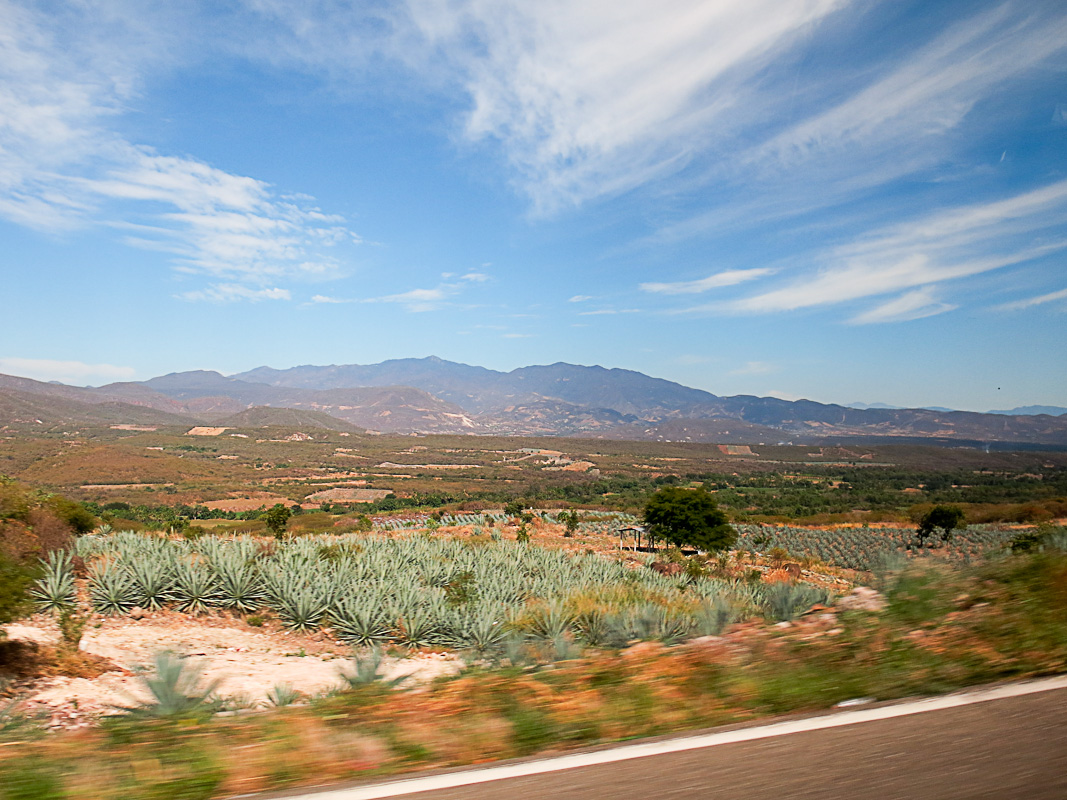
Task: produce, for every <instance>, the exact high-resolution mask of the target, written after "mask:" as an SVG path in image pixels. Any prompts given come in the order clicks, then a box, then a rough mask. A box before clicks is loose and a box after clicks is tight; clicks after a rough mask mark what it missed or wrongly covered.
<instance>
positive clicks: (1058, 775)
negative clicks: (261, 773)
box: [275, 677, 1067, 800]
mask: <svg viewBox="0 0 1067 800" xmlns="http://www.w3.org/2000/svg"><path fill="white" fill-rule="evenodd" d="M275 796H277V797H283V796H284V797H292V798H296V797H301V798H307V800H374V798H384V797H403V798H405V799H406V800H526V798H538V799H539V798H545V800H589V799H590V798H610V799H611V800H652V798H656V800H659V799H660V798H663V800H698V799H699V800H710V799H711V798H727V799H728V800H765V799H766V798H776V800H779V799H780V800H786V799H787V798H788V799H789V800H794V799H796V798H819V799H820V800H832V799H835V798H848V800H856V799H857V798H877V799H878V800H896V799H897V798H899V799H900V800H913V799H915V800H942V799H944V800H949V799H951V800H962V799H963V798H968V800H970V799H971V798H989V799H990V800H994V799H995V800H1013V798H1020V799H1025V800H1046V799H1047V800H1053V799H1055V800H1067V678H1064V677H1059V678H1051V679H1045V680H1043V681H1035V682H1031V683H1026V684H1013V685H1008V686H1003V687H991V688H989V689H984V690H978V691H972V692H967V693H962V694H959V695H950V696H948V697H945V698H933V699H930V700H923V701H913V702H909V703H901V704H897V705H889V706H881V707H875V708H860V709H857V710H849V711H843V712H838V713H835V714H830V715H825V716H821V717H814V718H809V719H804V720H787V721H784V722H779V723H775V724H771V725H760V726H750V727H742V728H737V729H732V730H727V731H712V732H709V733H707V734H701V735H687V736H683V737H677V738H672V739H662V740H657V741H653V742H642V743H637V744H627V745H622V746H618V747H610V748H602V749H597V750H592V751H589V752H585V753H579V754H569V755H566V756H560V757H556V758H549V759H532V760H529V761H523V762H512V763H509V764H505V765H500V766H495V767H489V768H486V769H480V770H466V771H455V772H447V773H442V774H438V775H431V776H419V777H416V778H413V779H406V780H397V781H393V782H390V783H383V784H376V785H371V786H368V785H362V786H353V787H350V788H343V789H329V790H325V791H320V792H317V793H316V792H312V793H307V794H295V793H294V794H288V795H275Z"/></svg>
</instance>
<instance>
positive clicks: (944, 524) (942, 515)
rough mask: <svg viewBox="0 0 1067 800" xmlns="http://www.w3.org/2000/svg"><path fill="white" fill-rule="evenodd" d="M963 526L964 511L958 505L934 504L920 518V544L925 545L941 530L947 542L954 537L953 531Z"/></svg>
mask: <svg viewBox="0 0 1067 800" xmlns="http://www.w3.org/2000/svg"><path fill="white" fill-rule="evenodd" d="M962 527H963V511H962V510H960V509H959V508H958V507H957V506H934V507H933V508H931V509H930V510H929V511H927V512H926V513H925V514H924V515H923V518H922V519H921V520H919V530H918V532H917V533H916V535H917V537H918V539H919V544H920V545H923V544H925V543H926V540H927V539H928V538H930V537H931V536H933V535H934V533H935V532H937V531H940V532H941V534H940V535H941V541H942V542H947V541H948V540H949V539H951V538H952V531H954V530H955V529H956V528H962Z"/></svg>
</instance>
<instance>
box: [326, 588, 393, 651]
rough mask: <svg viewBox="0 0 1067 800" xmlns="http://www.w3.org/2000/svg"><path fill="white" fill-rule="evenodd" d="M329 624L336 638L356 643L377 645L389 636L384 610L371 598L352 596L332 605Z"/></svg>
mask: <svg viewBox="0 0 1067 800" xmlns="http://www.w3.org/2000/svg"><path fill="white" fill-rule="evenodd" d="M331 618H332V619H331V626H332V627H333V630H334V633H335V634H336V635H337V638H338V639H340V640H341V641H343V642H348V643H350V644H356V645H377V644H380V643H381V642H384V641H386V640H387V639H388V638H389V622H388V619H387V617H386V614H385V612H384V611H383V610H382V609H381V607H380V606H378V605H377V604H375V603H374V602H373V601H372V600H369V599H368V598H364V597H352V598H346V599H345V600H342V601H341V602H340V603H336V604H335V605H334V608H333V611H332V613H331Z"/></svg>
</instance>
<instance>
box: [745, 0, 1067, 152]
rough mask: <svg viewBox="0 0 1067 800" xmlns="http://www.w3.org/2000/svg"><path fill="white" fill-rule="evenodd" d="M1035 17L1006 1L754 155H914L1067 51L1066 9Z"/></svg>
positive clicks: (905, 57)
mask: <svg viewBox="0 0 1067 800" xmlns="http://www.w3.org/2000/svg"><path fill="white" fill-rule="evenodd" d="M1033 11H1037V9H1033ZM1029 12H1030V10H1028V9H1025V8H1024V9H1022V11H1021V13H1019V12H1018V11H1016V10H1013V9H1012V8H1011V6H1010V5H1009V4H1004V5H1000V6H997V7H995V8H992V9H989V10H987V11H982V12H979V13H976V14H974V15H972V16H970V17H969V18H966V19H963V20H961V21H959V22H957V23H956V24H954V25H951V26H949V27H948V28H946V29H945V30H944V31H943V32H942V33H941V34H940V35H938V36H936V37H935V38H934V39H933V40H932V41H931V42H929V43H928V44H926V45H924V46H922V47H920V48H919V49H918V50H916V51H914V52H907V51H904V52H900V53H899V55H898V56H897V58H898V59H899V62H898V63H894V62H890V64H889V67H888V69H887V70H886V71H885V72H884V74H882V75H879V76H878V77H876V78H875V80H874V81H873V82H871V83H870V84H868V85H867V86H865V87H864V88H862V89H860V90H859V91H857V92H856V93H855V94H852V95H851V96H849V97H848V98H846V99H845V100H843V101H841V102H840V103H838V104H836V105H834V106H833V107H831V108H829V109H828V110H826V111H823V112H821V113H817V114H815V115H814V116H811V117H810V118H808V119H805V120H804V121H802V122H800V123H798V124H797V125H794V126H792V127H790V128H788V129H786V130H785V131H783V132H782V133H780V134H778V135H777V136H775V137H774V138H772V139H771V140H770V141H769V142H768V143H767V144H765V145H763V146H762V147H761V148H760V149H759V150H758V151H756V153H754V154H752V155H753V156H755V155H760V156H768V155H774V156H775V157H776V160H777V161H779V162H781V161H785V162H796V161H798V160H802V159H805V158H809V157H812V156H819V157H834V156H835V155H836V154H839V153H840V151H841V149H842V148H844V147H851V146H857V145H858V146H862V147H865V148H872V147H875V148H876V149H877V148H880V147H882V146H884V145H889V146H891V148H892V149H893V150H894V151H898V149H899V148H900V146H901V145H904V146H905V147H907V148H909V149H910V150H912V151H913V152H914V151H915V150H916V148H915V147H914V143H915V137H919V138H920V139H921V140H931V139H937V138H938V137H939V135H940V134H943V133H944V132H946V131H948V130H950V129H952V128H954V127H956V126H958V125H959V124H960V123H961V122H962V121H963V120H964V118H965V117H966V116H967V114H969V113H970V112H971V110H972V109H973V108H974V106H975V104H976V103H977V102H978V101H979V100H980V99H982V98H984V97H986V96H987V95H988V94H989V93H990V92H991V91H993V89H994V88H995V87H997V86H1000V85H1003V84H1004V83H1005V82H1007V81H1009V80H1011V79H1012V78H1014V77H1015V76H1017V75H1019V74H1020V73H1023V72H1026V71H1028V70H1031V69H1033V68H1034V67H1035V66H1037V65H1039V64H1040V63H1042V62H1043V61H1045V60H1046V59H1047V58H1048V57H1049V56H1051V55H1053V54H1055V53H1057V52H1061V51H1063V50H1064V49H1065V48H1067V17H1064V15H1063V14H1062V9H1061V10H1060V12H1061V13H1055V12H1054V13H1052V14H1047V13H1029ZM937 155H940V153H938V154H937ZM871 166H872V165H871V164H867V165H860V169H868V168H870V167H871ZM876 166H877V168H878V169H881V168H882V166H883V165H882V164H878V165H876ZM905 166H906V167H907V168H914V166H915V164H910V163H907V164H905ZM848 168H849V169H850V170H851V169H854V168H855V165H854V164H849V165H848Z"/></svg>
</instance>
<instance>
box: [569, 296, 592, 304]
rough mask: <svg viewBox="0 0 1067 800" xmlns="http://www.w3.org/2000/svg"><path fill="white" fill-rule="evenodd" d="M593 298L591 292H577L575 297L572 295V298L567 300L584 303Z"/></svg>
mask: <svg viewBox="0 0 1067 800" xmlns="http://www.w3.org/2000/svg"><path fill="white" fill-rule="evenodd" d="M592 299H593V296H592V295H591V294H576V295H574V297H571V298H570V299H568V300H567V302H568V303H584V302H585V301H586V300H592Z"/></svg>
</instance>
